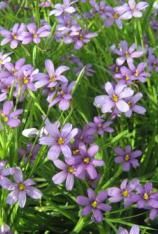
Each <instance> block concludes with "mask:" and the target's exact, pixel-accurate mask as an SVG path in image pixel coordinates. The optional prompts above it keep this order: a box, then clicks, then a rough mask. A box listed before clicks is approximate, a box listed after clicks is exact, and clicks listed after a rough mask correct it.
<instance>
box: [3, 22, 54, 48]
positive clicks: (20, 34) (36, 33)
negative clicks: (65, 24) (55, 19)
mask: <svg viewBox="0 0 158 234" xmlns="http://www.w3.org/2000/svg"><path fill="white" fill-rule="evenodd" d="M50 29H51V28H50V26H49V25H48V24H45V25H44V26H42V27H40V28H37V26H36V24H35V23H30V24H27V25H26V24H24V23H21V24H18V23H16V24H15V25H14V26H13V27H12V28H11V29H10V30H7V29H2V30H0V35H1V36H2V37H4V39H3V40H2V41H1V46H3V45H6V44H8V43H9V44H10V47H11V48H12V49H15V48H16V47H17V46H18V45H19V44H29V43H31V42H34V43H35V44H38V43H40V41H41V38H43V37H48V36H49V34H50Z"/></svg>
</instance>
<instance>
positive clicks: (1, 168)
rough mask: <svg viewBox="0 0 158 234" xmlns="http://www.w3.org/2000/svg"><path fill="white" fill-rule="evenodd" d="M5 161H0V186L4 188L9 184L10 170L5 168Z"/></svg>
mask: <svg viewBox="0 0 158 234" xmlns="http://www.w3.org/2000/svg"><path fill="white" fill-rule="evenodd" d="M6 163H7V162H6V161H0V186H2V187H4V188H6V187H7V186H8V183H9V179H8V178H7V176H8V175H11V174H12V173H11V171H12V169H11V168H6Z"/></svg>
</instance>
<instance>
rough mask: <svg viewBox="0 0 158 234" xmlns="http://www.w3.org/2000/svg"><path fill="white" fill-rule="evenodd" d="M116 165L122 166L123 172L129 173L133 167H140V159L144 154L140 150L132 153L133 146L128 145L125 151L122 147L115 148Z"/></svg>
mask: <svg viewBox="0 0 158 234" xmlns="http://www.w3.org/2000/svg"><path fill="white" fill-rule="evenodd" d="M115 153H116V155H117V156H116V157H115V163H119V164H122V167H123V171H129V170H130V169H131V167H134V168H136V167H138V166H139V162H138V159H137V158H138V157H140V156H141V155H142V152H141V151H140V150H134V151H132V149H131V146H130V145H127V146H126V147H125V149H124V150H123V149H122V148H120V147H116V148H115Z"/></svg>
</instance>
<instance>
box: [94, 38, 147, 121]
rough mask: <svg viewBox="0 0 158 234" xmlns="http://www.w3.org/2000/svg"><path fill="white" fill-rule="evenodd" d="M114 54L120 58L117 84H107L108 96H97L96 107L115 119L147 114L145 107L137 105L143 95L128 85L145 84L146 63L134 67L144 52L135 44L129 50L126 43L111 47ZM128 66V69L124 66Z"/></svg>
mask: <svg viewBox="0 0 158 234" xmlns="http://www.w3.org/2000/svg"><path fill="white" fill-rule="evenodd" d="M111 50H112V52H113V53H115V54H117V55H118V56H119V57H118V58H117V59H116V64H115V65H113V66H112V67H114V68H115V72H114V74H113V77H114V78H115V80H116V81H117V84H113V83H110V82H107V83H105V91H106V92H107V94H108V95H101V96H97V97H96V98H95V100H94V105H95V106H96V107H99V108H101V111H102V113H111V117H112V118H114V117H116V116H119V115H120V114H121V113H124V114H125V116H126V117H131V115H132V113H133V112H136V113H138V114H142V115H143V114H145V112H146V110H145V108H144V107H142V106H140V105H137V102H138V101H139V100H140V99H141V98H142V96H143V95H142V93H140V92H139V93H136V94H135V95H134V90H133V89H132V88H131V87H128V85H130V84H133V83H134V82H145V81H146V78H147V77H148V76H149V73H147V72H145V71H144V69H145V66H146V64H145V63H140V64H138V65H137V66H135V65H134V59H135V58H139V57H141V56H142V55H143V54H144V52H143V51H141V50H139V51H137V50H136V46H135V44H133V45H131V46H130V47H129V48H128V44H127V42H126V41H121V42H120V48H119V49H116V47H115V46H112V47H111ZM123 64H127V65H128V67H126V66H122V65H123Z"/></svg>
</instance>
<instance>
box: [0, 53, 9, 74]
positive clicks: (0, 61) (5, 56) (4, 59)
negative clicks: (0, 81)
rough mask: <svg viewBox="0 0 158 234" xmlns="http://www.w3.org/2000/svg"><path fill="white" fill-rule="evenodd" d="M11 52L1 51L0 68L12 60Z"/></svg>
mask: <svg viewBox="0 0 158 234" xmlns="http://www.w3.org/2000/svg"><path fill="white" fill-rule="evenodd" d="M10 54H11V53H6V54H4V53H3V52H0V70H1V69H2V67H4V65H5V64H6V63H9V62H10V61H11V57H9V55H10Z"/></svg>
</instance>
